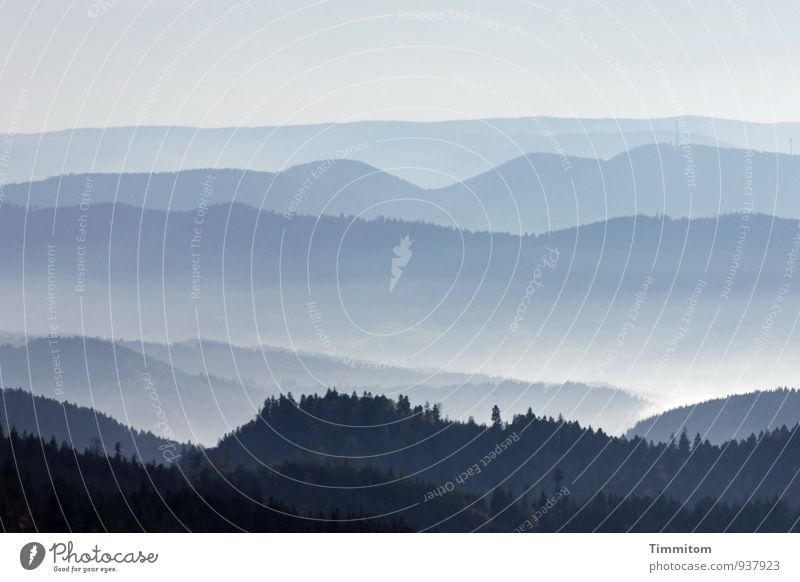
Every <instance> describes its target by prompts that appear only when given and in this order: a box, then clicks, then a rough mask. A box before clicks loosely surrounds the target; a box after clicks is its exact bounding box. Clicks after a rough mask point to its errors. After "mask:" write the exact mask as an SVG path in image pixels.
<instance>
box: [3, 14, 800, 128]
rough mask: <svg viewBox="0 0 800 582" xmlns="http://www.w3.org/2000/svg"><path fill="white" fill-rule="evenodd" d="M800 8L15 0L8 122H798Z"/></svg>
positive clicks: (7, 43)
mask: <svg viewBox="0 0 800 582" xmlns="http://www.w3.org/2000/svg"><path fill="white" fill-rule="evenodd" d="M492 4H493V5H499V6H500V7H497V6H493V5H492ZM565 7H566V8H565ZM798 22H800V3H798V2H794V1H792V2H789V1H786V0H783V1H781V0H779V1H777V2H764V1H752V2H750V1H744V0H741V1H739V2H737V1H724V0H703V1H696V2H686V1H683V0H677V1H671V2H649V1H646V0H645V1H641V2H634V1H630V0H626V1H624V2H622V1H612V2H605V1H604V2H588V1H578V2H568V3H565V2H541V3H539V2H537V3H534V2H527V1H523V0H504V1H503V2H494V3H489V2H487V1H486V0H483V1H467V0H450V1H437V0H428V1H417V2H411V1H407V2H397V1H395V2H389V1H386V0H362V1H349V0H337V1H335V2H325V1H320V2H306V1H303V0H301V1H299V2H298V1H297V0H291V1H275V0H268V1H266V2H264V1H257V2H247V1H245V0H241V1H240V2H238V3H227V4H223V3H221V2H207V1H196V2H190V1H181V0H152V1H147V0H94V1H93V0H74V1H71V2H70V1H68V0H42V1H35V0H9V1H6V2H4V3H3V4H2V7H0V54H2V55H3V57H2V59H1V60H2V65H0V84H1V85H0V86H2V88H3V90H2V92H0V131H9V130H10V131H24V132H34V131H40V130H57V129H63V128H71V127H84V126H109V125H113V126H117V125H135V124H139V123H141V124H148V125H154V124H179V125H196V126H205V127H215V126H233V125H273V124H295V123H308V122H318V121H344V120H357V119H404V120H432V119H451V118H472V117H490V116H503V117H505V116H515V115H525V114H531V113H535V114H539V115H556V116H569V117H572V116H589V117H614V116H616V117H648V116H652V117H660V116H673V115H680V114H690V113H691V114H698V115H713V116H720V117H730V118H741V119H748V120H755V121H783V120H800V107H798V103H800V75H798V71H796V70H795V66H794V64H795V63H794V62H793V61H794V60H796V59H797V58H798V55H800V35H798V34H797V23H798Z"/></svg>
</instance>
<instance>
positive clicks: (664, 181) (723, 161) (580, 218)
mask: <svg viewBox="0 0 800 582" xmlns="http://www.w3.org/2000/svg"><path fill="white" fill-rule="evenodd" d="M4 197H5V202H6V203H7V204H17V205H22V206H26V205H28V206H32V207H36V208H45V207H52V206H56V205H58V206H76V205H80V204H83V205H84V206H85V207H86V208H88V207H89V206H90V205H92V204H102V203H107V202H117V203H121V204H128V205H132V206H138V207H143V208H147V209H157V210H167V209H169V210H178V211H190V212H196V211H198V209H199V210H200V211H201V212H202V211H204V210H205V208H206V207H207V206H208V205H211V204H226V203H231V202H237V203H242V204H247V205H249V206H252V207H254V208H257V209H263V210H269V211H272V212H276V213H278V214H282V215H285V216H287V217H289V218H292V217H297V216H298V215H310V216H315V217H316V216H320V215H327V216H334V217H339V216H341V215H344V216H350V217H360V218H366V219H370V218H375V217H377V216H383V217H387V218H393V219H398V220H406V221H424V222H429V223H432V224H438V225H441V226H445V227H455V228H459V229H466V230H474V231H493V232H510V233H543V232H546V231H549V230H559V229H565V228H570V227H575V226H581V225H588V224H591V223H594V222H599V221H604V220H607V219H612V218H621V217H630V216H633V215H639V214H643V215H648V216H657V215H666V216H669V217H672V218H682V217H693V218H698V217H713V216H718V215H720V214H729V213H738V212H754V213H763V214H768V215H773V216H778V217H783V218H800V156H788V155H779V154H774V153H762V152H753V151H745V150H741V149H718V148H712V147H706V146H699V145H697V146H693V147H692V148H690V149H689V150H687V151H682V150H678V149H675V148H674V147H669V146H664V145H663V144H662V145H647V146H641V147H637V148H634V149H632V150H630V151H627V152H625V153H623V154H619V155H617V156H615V157H613V158H611V159H608V160H594V159H588V158H576V157H560V156H558V155H556V154H548V153H538V154H530V155H527V156H523V157H516V158H514V159H512V160H510V161H508V162H505V163H503V164H501V165H499V166H497V167H492V168H490V169H489V170H488V171H485V172H482V173H478V175H475V176H473V177H469V178H467V179H465V180H464V182H459V183H455V184H451V185H447V186H443V187H440V188H436V189H427V190H426V189H423V188H420V187H419V186H416V185H414V184H412V183H410V182H407V181H405V180H401V179H400V178H397V177H395V176H394V175H392V174H390V173H387V172H386V171H382V170H379V169H376V168H374V167H372V166H369V165H366V164H364V163H362V162H359V161H353V160H344V159H343V160H335V159H334V160H322V161H314V162H311V163H308V164H305V165H300V166H295V167H292V168H290V169H288V170H285V171H283V172H280V173H277V174H273V173H268V172H253V171H241V170H230V169H227V170H192V171H183V172H178V173H155V174H85V175H84V174H82V175H65V176H59V177H57V178H49V179H47V180H44V181H39V182H33V183H20V184H10V185H7V186H6V187H5V188H4Z"/></svg>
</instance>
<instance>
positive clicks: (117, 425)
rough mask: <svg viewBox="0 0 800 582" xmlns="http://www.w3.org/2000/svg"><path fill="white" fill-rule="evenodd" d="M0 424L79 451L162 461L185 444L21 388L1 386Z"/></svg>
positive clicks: (91, 410)
mask: <svg viewBox="0 0 800 582" xmlns="http://www.w3.org/2000/svg"><path fill="white" fill-rule="evenodd" d="M0 425H4V426H5V427H6V428H8V429H11V428H13V429H16V431H17V432H19V433H25V434H30V435H34V436H37V437H41V438H42V439H43V440H45V441H49V440H50V439H55V441H56V442H57V443H58V444H59V445H60V444H61V443H66V444H68V445H69V446H70V448H73V449H76V450H78V451H84V450H85V449H92V450H95V451H105V452H107V453H109V454H110V453H113V452H114V450H115V447H116V446H117V445H119V447H120V454H121V455H122V456H124V457H126V458H128V459H132V458H133V457H134V456H136V457H138V458H139V459H140V460H143V461H154V462H156V463H161V462H163V461H164V460H165V457H170V458H171V457H177V456H179V455H180V454H181V453H182V452H183V449H184V448H185V445H183V444H181V443H176V442H173V441H169V440H167V439H163V438H160V437H158V436H156V435H154V434H153V433H152V432H149V431H142V430H137V429H134V428H130V427H127V426H125V425H124V424H122V423H121V422H119V421H117V420H116V419H114V418H112V417H110V416H108V415H107V414H103V413H102V412H99V411H97V410H94V409H92V408H87V407H85V406H78V405H75V404H72V403H70V402H58V401H57V400H53V399H52V398H45V397H44V396H39V395H34V394H31V393H30V392H29V391H27V390H22V389H20V388H14V389H11V388H0Z"/></svg>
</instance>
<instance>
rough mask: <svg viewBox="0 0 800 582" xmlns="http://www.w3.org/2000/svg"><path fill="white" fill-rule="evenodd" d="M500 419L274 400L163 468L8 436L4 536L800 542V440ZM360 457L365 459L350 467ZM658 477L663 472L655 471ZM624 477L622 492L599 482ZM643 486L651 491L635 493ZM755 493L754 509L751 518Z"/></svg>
mask: <svg viewBox="0 0 800 582" xmlns="http://www.w3.org/2000/svg"><path fill="white" fill-rule="evenodd" d="M311 415H315V416H316V418H313V417H312V416H311ZM493 416H494V420H495V422H494V424H493V425H492V426H488V427H487V426H484V425H478V424H475V423H469V422H468V423H454V422H450V421H447V420H446V419H443V418H442V417H441V414H440V411H439V409H438V407H435V406H425V405H423V406H413V407H412V406H411V404H410V402H409V401H408V400H407V399H406V398H405V397H402V398H400V399H399V400H398V401H394V400H390V399H388V398H385V397H382V396H375V397H373V396H370V395H362V396H357V395H352V396H348V395H343V394H337V393H335V392H332V391H331V392H329V393H328V394H327V395H326V396H323V397H318V396H312V397H305V398H301V400H300V402H296V401H294V400H293V399H291V398H289V397H282V398H277V399H270V400H268V401H267V403H266V405H265V408H264V410H263V411H262V414H261V415H260V416H259V417H258V418H257V419H256V420H254V421H253V422H252V423H249V424H248V425H246V426H245V427H242V429H240V430H238V431H236V433H234V434H232V435H228V436H227V437H226V438H224V439H223V440H222V441H221V443H220V446H219V447H218V448H216V449H213V450H208V451H206V450H203V449H193V450H191V451H188V452H187V453H186V454H185V455H184V456H183V457H182V458H181V459H180V461H179V463H165V464H162V465H157V464H154V463H148V464H142V463H140V462H138V461H136V460H133V461H131V460H128V459H126V458H125V457H124V456H122V455H121V454H118V453H116V452H108V453H103V451H102V450H97V449H95V450H92V449H90V450H86V451H76V450H73V449H72V448H70V447H69V446H68V445H67V444H66V443H62V444H61V445H59V444H57V443H56V442H54V441H43V440H42V439H40V438H38V437H36V436H34V435H27V436H25V435H20V433H18V432H17V431H16V430H11V431H10V432H8V431H6V430H5V429H4V428H3V426H2V425H0V524H2V527H3V529H4V530H5V531H28V532H33V531H84V532H92V531H164V532H166V531H280V532H290V531H506V532H508V531H524V532H528V531H532V532H546V531H576V532H580V531H609V532H613V531H618V532H625V531H641V532H653V531H670V532H688V531H711V532H713V531H777V532H780V531H783V532H785V531H796V530H797V528H798V523H799V522H800V510H798V507H797V503H796V500H797V494H796V490H795V489H793V488H792V487H790V488H789V489H788V493H789V495H788V498H789V499H787V498H782V497H781V496H779V495H776V494H773V493H771V492H772V491H774V490H776V489H780V488H782V487H784V486H785V485H786V483H787V481H786V479H787V477H786V476H787V475H788V474H791V473H794V471H795V470H796V466H795V465H797V463H798V455H797V450H796V445H795V444H794V443H793V438H792V437H793V435H794V433H793V432H792V431H788V430H785V429H784V430H781V431H775V432H773V433H769V434H767V435H765V436H764V437H763V438H762V439H761V441H760V443H759V442H758V441H757V439H756V438H755V437H753V438H752V439H749V440H748V441H746V442H744V443H741V444H736V443H732V444H731V445H730V447H728V449H724V447H717V446H713V445H710V444H707V443H698V444H696V445H694V446H693V445H691V444H690V443H689V441H688V440H687V439H682V440H680V441H679V442H678V443H677V444H674V445H673V444H670V445H663V444H662V445H649V444H647V443H645V442H644V441H643V440H641V439H634V440H631V441H628V440H626V439H615V438H609V437H608V436H607V435H605V434H604V433H602V432H594V431H591V430H589V431H584V430H583V429H581V428H580V427H579V426H578V425H577V424H574V423H563V422H560V421H558V420H554V419H551V418H547V419H544V418H538V417H536V416H534V415H533V413H532V412H531V413H529V414H525V415H519V416H517V417H516V418H514V419H513V420H512V421H511V422H509V423H505V422H503V421H502V419H501V418H500V414H499V411H497V410H495V411H494V415H493ZM267 423H269V426H268V425H267ZM342 425H345V426H342ZM331 427H335V428H331ZM273 429H274V430H275V431H276V432H272V431H273ZM269 434H272V435H273V436H272V437H270V436H268V435H269ZM277 435H280V436H277ZM237 439H240V440H241V442H239V443H237ZM283 439H287V440H295V441H296V444H295V445H292V446H294V447H304V446H305V447H308V448H307V449H305V450H303V449H300V450H301V451H302V452H294V453H292V452H290V451H291V448H290V447H288V446H281V445H279V444H278V442H279V440H283ZM312 445H313V447H314V448H311V446H312ZM782 445H786V450H785V453H786V457H785V458H784V457H783V456H781V457H780V463H779V464H778V466H779V467H780V470H778V471H775V472H774V474H773V472H771V471H770V469H769V466H768V465H769V463H770V462H771V460H774V459H775V458H776V451H777V450H778V449H780V448H781V447H782ZM245 446H247V447H251V448H250V449H249V452H243V451H244V447H245ZM315 450H316V452H315ZM237 451H238V452H239V453H238V454H237ZM386 451H393V452H390V453H388V454H382V453H386ZM249 453H253V454H254V455H257V456H258V457H261V458H262V459H264V460H267V461H268V462H269V465H268V466H267V465H260V464H259V463H257V462H255V460H254V459H253V457H249ZM323 453H324V454H323ZM354 453H361V457H360V458H353V457H351V456H347V455H352V454H354ZM751 453H752V457H751V458H750V459H747V457H748V455H750V454H751ZM245 458H249V459H250V461H249V462H246V461H245ZM713 460H719V463H718V465H719V466H720V471H719V473H715V472H714V471H715V469H711V465H712V464H713ZM620 462H621V463H622V467H621V468H619V465H614V463H620ZM423 463H426V465H425V466H424V467H423V466H421V464H423ZM648 463H651V464H652V467H653V468H652V470H643V467H644V466H645V465H647V464H648ZM684 463H685V464H686V468H685V469H682V468H681V466H682V464H684ZM733 466H737V467H741V468H742V475H743V478H742V479H739V478H737V479H735V480H734V482H733V483H732V485H731V488H732V491H733V492H732V494H731V495H726V498H725V499H718V498H716V497H714V496H713V495H712V492H713V490H709V489H708V488H701V496H697V498H696V499H694V498H693V502H692V503H688V504H683V503H682V502H681V501H680V499H679V497H678V496H680V495H681V494H682V493H683V492H685V489H686V487H684V486H682V487H673V486H671V484H670V481H672V480H674V482H684V481H688V485H687V486H691V485H692V484H693V483H694V482H696V480H697V475H698V474H699V473H700V472H702V471H707V470H709V469H711V471H712V476H711V477H710V478H709V479H707V481H708V480H710V481H713V482H714V483H718V485H719V486H722V485H724V483H725V482H726V480H728V479H729V478H730V471H731V470H732V467H733ZM600 467H604V468H605V467H607V468H608V470H607V471H604V470H601V469H600ZM618 468H619V470H618V471H617V474H618V475H620V477H619V478H618V479H617V478H614V477H612V478H611V479H610V481H609V483H608V484H604V483H599V481H600V480H601V479H603V478H605V477H607V476H608V472H609V471H611V472H613V471H614V470H616V469H618ZM583 469H585V471H583V472H581V470H583ZM637 474H643V475H644V481H645V485H644V486H643V487H641V488H639V487H630V489H628V488H629V486H630V484H631V481H632V480H633V479H635V478H636V477H637ZM762 479H763V480H764V482H765V483H766V485H765V486H764V487H761V486H760V485H759V482H760V481H761V480H762ZM661 490H663V491H664V492H665V494H661ZM749 491H753V492H754V496H753V497H752V498H751V499H748V500H747V501H746V502H745V503H744V504H743V503H742V501H741V500H742V499H746V498H747V497H746V493H747V492H749ZM731 497H738V499H739V500H735V499H729V498H731Z"/></svg>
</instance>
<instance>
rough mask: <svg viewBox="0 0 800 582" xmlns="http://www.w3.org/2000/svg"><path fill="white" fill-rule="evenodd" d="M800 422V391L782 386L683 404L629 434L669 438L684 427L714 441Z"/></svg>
mask: <svg viewBox="0 0 800 582" xmlns="http://www.w3.org/2000/svg"><path fill="white" fill-rule="evenodd" d="M798 422H800V392H798V391H797V390H795V389H794V388H793V389H791V390H790V389H786V388H784V389H780V390H769V391H759V392H750V393H747V394H733V395H731V396H727V397H725V398H714V399H713V400H707V401H705V402H699V403H697V404H692V405H689V406H681V407H679V408H673V409H671V410H667V411H665V412H662V413H661V414H656V415H654V416H651V417H649V418H646V419H644V420H640V421H639V422H637V423H636V425H635V426H633V428H631V429H630V430H629V431H628V433H627V434H628V437H630V438H632V437H633V436H640V437H642V438H645V439H648V440H653V441H656V442H667V441H669V440H670V439H671V438H672V437H673V436H675V437H677V436H679V435H680V434H681V433H682V432H683V431H684V430H685V431H686V433H687V435H688V436H689V438H690V439H693V438H694V437H695V435H698V434H699V435H700V438H701V439H703V440H705V439H708V440H709V441H711V442H712V443H722V442H725V441H729V440H732V439H745V438H748V437H749V436H750V435H753V434H755V435H758V434H759V433H760V432H762V431H771V430H774V429H778V428H781V427H787V428H790V429H791V428H794V427H795V426H796V425H797V423H798Z"/></svg>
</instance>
